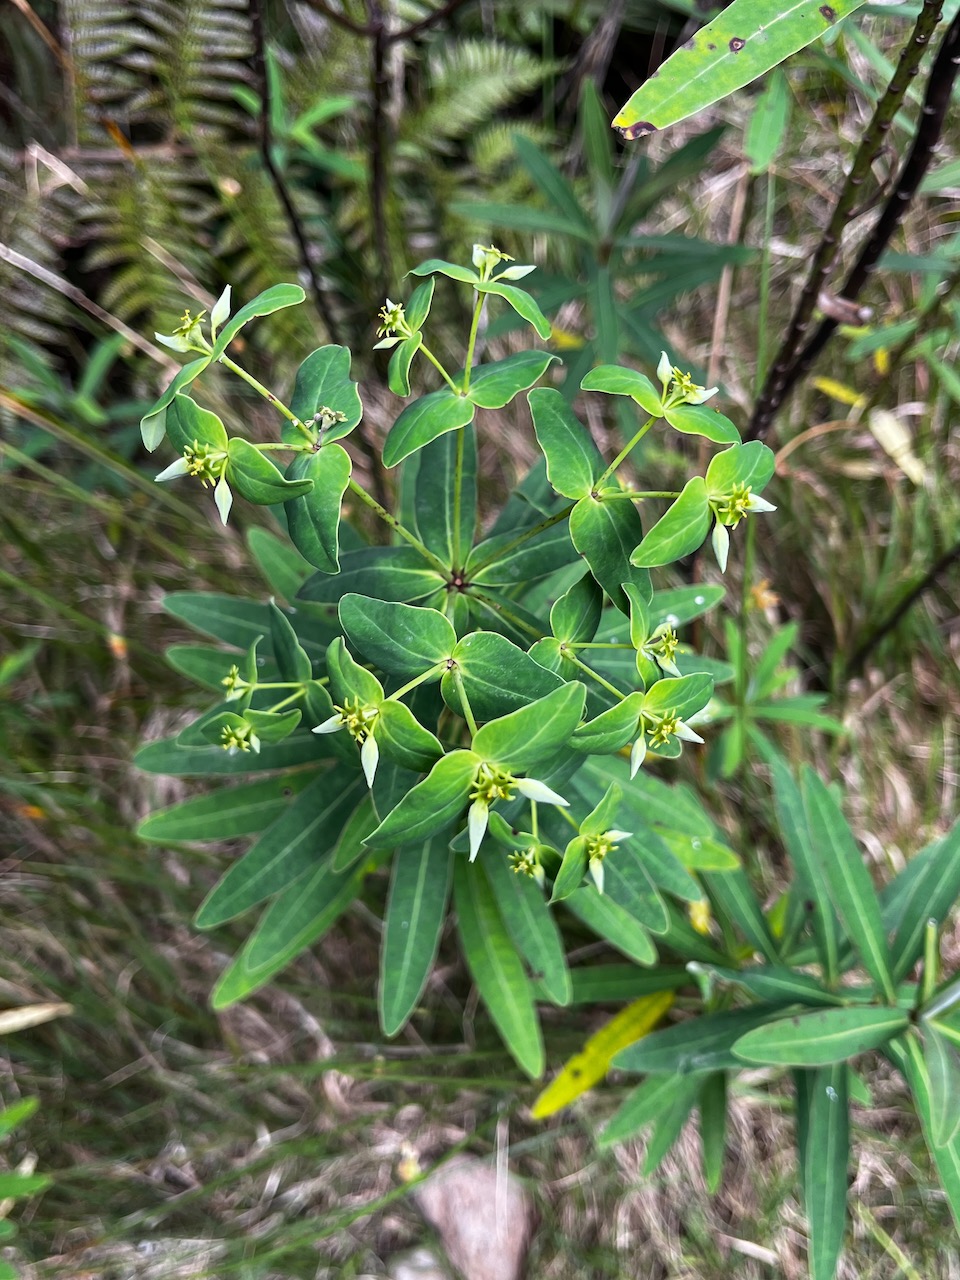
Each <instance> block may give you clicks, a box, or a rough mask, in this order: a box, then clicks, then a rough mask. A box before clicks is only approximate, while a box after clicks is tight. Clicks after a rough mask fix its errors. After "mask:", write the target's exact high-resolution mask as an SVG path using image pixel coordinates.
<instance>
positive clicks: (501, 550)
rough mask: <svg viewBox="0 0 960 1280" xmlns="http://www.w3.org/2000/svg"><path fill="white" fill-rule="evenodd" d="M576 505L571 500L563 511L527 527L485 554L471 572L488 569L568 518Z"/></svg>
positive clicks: (472, 566) (471, 568) (475, 572)
mask: <svg viewBox="0 0 960 1280" xmlns="http://www.w3.org/2000/svg"><path fill="white" fill-rule="evenodd" d="M576 505H577V504H576V503H575V502H571V503H570V505H569V506H568V507H564V508H563V510H562V511H557V512H555V513H554V514H553V515H552V516H547V517H546V519H544V520H541V521H540V523H539V524H535V525H533V527H532V528H530V529H525V530H524V532H523V533H521V534H520V535H519V536H518V537H516V538H514V539H513V541H512V542H508V543H507V545H506V546H505V547H498V548H497V550H496V551H492V552H491V553H490V554H489V555H487V556H484V558H483V559H482V560H481V561H480V563H479V564H475V565H471V567H470V573H471V574H477V573H480V571H481V570H482V569H486V567H487V565H490V564H495V563H496V562H497V561H498V560H502V559H503V558H504V556H507V555H509V554H510V552H511V551H515V550H516V549H517V547H520V546H523V544H524V543H525V542H527V541H529V539H530V538H535V537H536V536H537V534H539V533H543V532H544V531H545V530H546V529H552V528H553V526H554V525H555V524H559V523H560V521H561V520H566V518H567V516H568V515H569V514H570V512H571V511H572V510H573V508H574V507H575V506H576Z"/></svg>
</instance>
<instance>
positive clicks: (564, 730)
mask: <svg viewBox="0 0 960 1280" xmlns="http://www.w3.org/2000/svg"><path fill="white" fill-rule="evenodd" d="M468 697H469V694H468ZM585 697H586V689H585V688H584V687H583V685H582V684H578V683H577V682H575V681H574V682H571V683H570V684H564V685H561V687H560V688H559V689H554V690H553V692H552V693H548V694H547V695H546V696H545V697H543V698H538V699H536V701H534V702H531V703H529V704H528V705H527V706H525V707H520V708H519V709H518V710H516V711H512V712H510V714H509V715H506V716H502V717H500V719H498V720H490V721H488V722H487V723H486V724H485V725H483V727H482V728H481V729H479V730H478V732H477V733H476V734H474V738H473V744H472V746H473V750H474V751H475V752H476V754H477V755H478V756H480V757H481V758H482V759H484V760H488V761H490V762H492V763H494V764H499V765H503V766H505V767H506V768H507V769H511V770H513V771H515V772H517V773H527V772H528V771H529V770H531V769H535V768H536V767H537V766H538V765H540V764H543V763H545V762H546V761H547V760H549V759H550V758H551V757H553V756H554V755H556V752H557V748H558V747H562V746H564V745H565V743H566V742H567V740H568V739H569V737H570V735H571V734H572V733H573V731H574V729H576V727H577V725H578V724H579V722H580V717H581V716H582V714H583V702H584V698H585Z"/></svg>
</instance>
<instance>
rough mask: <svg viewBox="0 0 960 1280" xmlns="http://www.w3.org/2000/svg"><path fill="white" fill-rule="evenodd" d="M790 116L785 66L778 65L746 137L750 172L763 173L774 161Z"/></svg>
mask: <svg viewBox="0 0 960 1280" xmlns="http://www.w3.org/2000/svg"><path fill="white" fill-rule="evenodd" d="M789 115H790V89H789V86H788V85H787V77H786V75H785V74H784V72H783V68H782V67H776V68H775V69H774V70H773V71H772V72H771V74H770V76H769V77H768V79H767V83H766V84H765V85H764V87H763V92H762V93H761V94H760V95H759V97H758V98H757V99H756V102H755V104H754V108H753V111H752V112H751V114H750V123H749V124H748V125H747V130H746V134H745V135H744V139H743V150H744V154H745V155H746V157H747V159H748V160H749V161H750V172H751V173H752V174H754V175H757V174H760V173H763V172H764V171H765V170H766V169H769V167H770V165H771V164H772V163H773V161H774V158H775V157H776V154H777V152H778V151H779V150H780V145H781V143H782V142H783V135H784V131H785V129H786V127H787V120H788V118H789Z"/></svg>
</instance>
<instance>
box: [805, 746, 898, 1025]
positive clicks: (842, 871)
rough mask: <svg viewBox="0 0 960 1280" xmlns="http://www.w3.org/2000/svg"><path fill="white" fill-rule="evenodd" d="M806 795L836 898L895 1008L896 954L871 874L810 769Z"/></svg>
mask: <svg viewBox="0 0 960 1280" xmlns="http://www.w3.org/2000/svg"><path fill="white" fill-rule="evenodd" d="M801 790H802V795H803V806H804V810H805V811H806V815H807V822H808V824H809V828H810V834H811V837H812V839H813V842H814V844H815V846H816V848H817V850H818V852H819V861H820V865H821V867H822V869H823V873H824V875H825V876H826V880H827V885H828V888H829V891H830V897H831V898H832V900H833V903H834V906H835V907H836V909H837V912H838V914H839V915H840V917H841V919H842V920H843V923H844V924H845V926H846V929H847V933H848V935H849V936H850V939H851V941H852V942H853V944H854V946H855V947H856V948H857V951H858V952H859V953H860V958H861V960H862V961H863V963H864V966H865V968H866V970H867V972H868V973H869V974H870V976H871V978H873V980H874V982H876V983H877V985H878V987H879V988H880V990H881V991H882V992H883V994H884V995H885V996H886V998H887V1000H888V1001H890V1002H891V1003H892V1002H893V1000H894V999H895V991H894V983H893V976H892V974H891V966H890V952H889V949H888V947H887V940H886V935H885V933H884V928H883V921H882V919H881V917H880V904H879V903H878V901H877V895H876V893H875V891H874V888H873V882H872V880H871V879H870V873H869V871H868V870H867V868H866V865H865V863H864V861H863V858H862V857H861V855H860V851H859V849H858V848H857V846H856V844H855V842H854V839H853V836H852V835H851V833H850V828H849V827H848V826H847V823H846V819H845V818H844V816H843V813H842V812H841V809H840V806H839V805H838V804H837V802H836V800H834V798H833V796H832V795H831V794H830V792H829V791H828V790H827V788H826V787H825V786H824V784H823V782H821V780H820V778H819V777H818V775H817V774H815V773H814V771H813V770H812V769H810V768H806V769H804V772H803V778H802V782H801Z"/></svg>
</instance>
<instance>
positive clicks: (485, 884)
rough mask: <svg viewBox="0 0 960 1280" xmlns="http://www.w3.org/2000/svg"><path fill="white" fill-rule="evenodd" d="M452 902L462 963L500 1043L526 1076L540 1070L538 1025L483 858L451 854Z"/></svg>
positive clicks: (540, 1056) (525, 980) (534, 1077)
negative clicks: (480, 998) (454, 859)
mask: <svg viewBox="0 0 960 1280" xmlns="http://www.w3.org/2000/svg"><path fill="white" fill-rule="evenodd" d="M453 887H454V905H455V907H456V912H457V923H458V925H459V929H460V937H461V939H462V941H463V951H464V955H465V956H466V960H467V965H468V966H469V968H470V972H471V974H472V975H473V980H474V982H475V983H476V984H477V989H478V990H479V992H480V995H481V997H482V999H483V1002H484V1004H485V1005H486V1006H487V1008H488V1009H489V1010H490V1016H491V1017H492V1018H493V1021H494V1024H495V1025H496V1028H497V1030H498V1031H499V1032H500V1035H501V1036H502V1037H503V1042H504V1044H505V1045H506V1046H507V1048H508V1049H509V1050H510V1053H511V1054H512V1055H513V1057H514V1059H515V1060H516V1062H517V1064H518V1065H519V1066H520V1067H522V1068H523V1070H524V1071H525V1072H526V1073H527V1075H529V1076H531V1077H532V1078H533V1079H537V1078H538V1077H539V1076H541V1075H542V1074H543V1065H544V1052H543V1038H542V1036H541V1034H540V1024H539V1021H538V1019H537V1011H536V1007H535V1005H534V1002H533V992H532V990H531V987H530V982H529V979H528V978H527V975H526V974H525V973H524V971H523V965H522V963H521V961H520V957H519V956H518V955H517V952H516V948H515V947H514V945H513V943H512V942H511V940H510V937H509V935H508V933H507V931H506V928H505V927H504V923H503V918H502V916H501V915H500V912H499V910H498V908H497V902H496V898H495V897H494V895H493V891H492V890H491V888H490V883H489V881H488V879H487V876H486V872H485V871H484V869H483V863H482V861H480V862H475V863H472V864H471V863H468V862H467V861H466V860H465V859H464V858H462V857H457V859H456V861H455V863H454V872H453Z"/></svg>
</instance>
